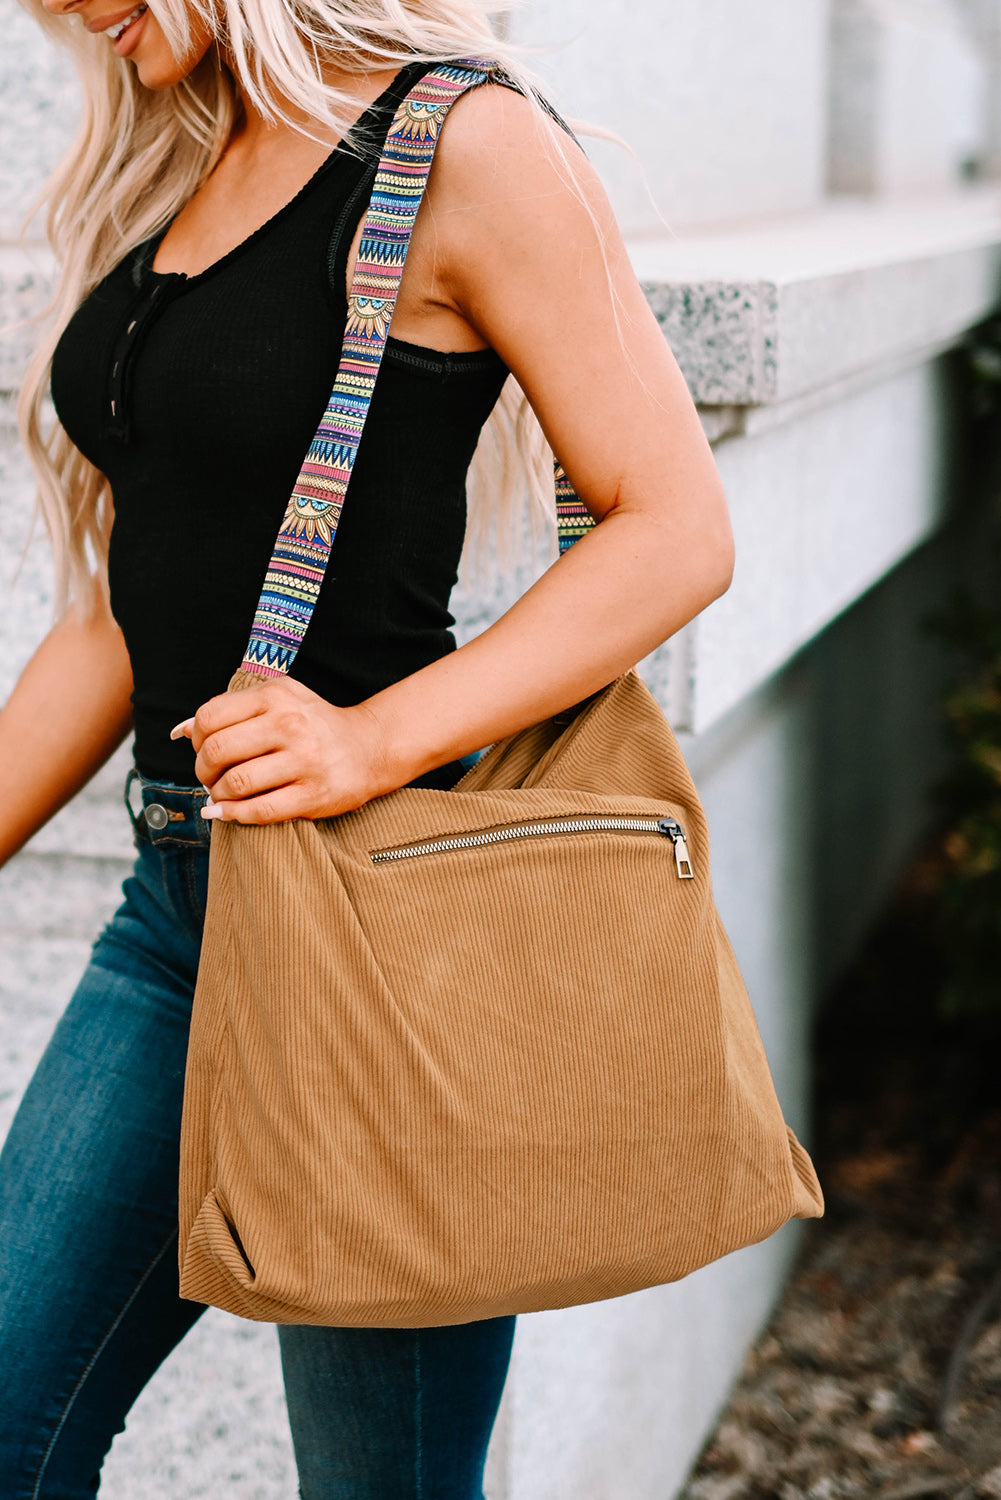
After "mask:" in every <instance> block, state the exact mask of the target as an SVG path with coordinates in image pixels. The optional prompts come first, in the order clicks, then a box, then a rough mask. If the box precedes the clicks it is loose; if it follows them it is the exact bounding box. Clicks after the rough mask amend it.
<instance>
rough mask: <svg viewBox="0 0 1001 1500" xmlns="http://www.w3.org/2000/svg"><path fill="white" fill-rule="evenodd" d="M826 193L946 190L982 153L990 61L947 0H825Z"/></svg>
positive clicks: (977, 162) (961, 15) (981, 158)
mask: <svg viewBox="0 0 1001 1500" xmlns="http://www.w3.org/2000/svg"><path fill="white" fill-rule="evenodd" d="M831 42H832V48H833V52H834V58H833V62H834V67H833V71H832V87H831V95H830V98H831V115H830V119H831V162H830V173H831V186H832V187H833V188H835V189H837V190H839V191H842V192H863V193H888V192H894V193H912V192H922V191H929V190H935V189H943V188H947V187H949V186H951V185H952V184H954V183H955V182H956V180H957V179H958V178H959V177H960V176H961V175H962V174H963V172H964V170H969V169H970V168H971V167H975V166H977V165H981V164H982V163H983V162H984V160H985V157H986V155H987V153H988V150H989V147H988V139H987V137H988V110H989V107H990V108H993V105H992V104H991V105H990V106H989V101H988V89H989V85H990V77H989V68H990V65H989V62H988V59H987V56H986V54H985V50H984V48H983V46H982V45H978V41H977V38H976V37H975V36H974V33H973V30H972V29H971V27H970V25H969V18H968V17H967V16H966V14H965V13H964V12H963V11H961V10H960V9H958V8H957V7H956V6H955V5H954V4H953V3H951V0H834V11H833V17H832V30H831Z"/></svg>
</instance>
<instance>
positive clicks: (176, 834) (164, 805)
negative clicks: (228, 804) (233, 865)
mask: <svg viewBox="0 0 1001 1500" xmlns="http://www.w3.org/2000/svg"><path fill="white" fill-rule="evenodd" d="M136 786H138V788H139V804H140V805H139V807H138V809H136V808H135V807H134V806H133V803H134V801H135V800H136V798H135V794H134V792H133V788H134V787H136ZM208 795H209V794H208V792H206V791H204V790H203V789H202V788H201V787H200V786H178V785H177V783H176V782H172V781H147V779H146V777H145V776H141V775H140V774H139V772H138V771H137V770H136V769H135V768H134V767H133V769H132V770H131V771H129V774H128V776H127V777H126V778H125V806H126V808H127V809H128V814H129V817H130V818H131V820H132V831H133V833H134V834H135V840H136V843H137V844H156V845H158V846H160V847H162V848H167V849H193V848H204V849H207V848H208V846H209V838H210V836H211V833H212V824H211V822H206V820H205V819H204V818H203V817H202V815H201V811H202V808H203V807H204V806H205V803H206V802H207V801H208Z"/></svg>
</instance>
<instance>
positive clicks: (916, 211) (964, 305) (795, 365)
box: [629, 189, 1001, 436]
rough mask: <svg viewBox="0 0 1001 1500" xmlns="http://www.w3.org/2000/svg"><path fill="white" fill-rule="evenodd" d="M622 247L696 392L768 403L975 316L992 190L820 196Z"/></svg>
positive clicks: (994, 221)
mask: <svg viewBox="0 0 1001 1500" xmlns="http://www.w3.org/2000/svg"><path fill="white" fill-rule="evenodd" d="M629 248H630V253H631V256H632V261H633V265H634V268H635V270H636V272H637V275H638V276H639V278H640V281H641V282H642V284H643V287H644V290H645V292H646V294H647V297H648V299H649V301H650V304H651V306H652V307H653V309H654V312H655V313H656V315H657V317H658V320H659V321H660V323H661V325H662V327H663V329H664V332H665V335H666V337H667V339H668V342H669V343H670V344H671V347H672V349H673V350H674V352H675V354H676V356H677V358H678V361H679V363H680V365H681V368H682V370H683V371H684V374H685V378H686V379H687V381H688V384H689V387H690V388H691V391H692V394H693V395H694V397H695V399H696V401H697V402H699V403H700V405H703V406H708V407H724V406H730V407H733V406H737V407H749V406H764V405H773V404H775V403H779V402H783V401H789V400H792V399H794V398H796V397H800V396H803V395H806V394H808V393H810V392H812V391H818V390H820V389H822V388H823V387H824V386H826V385H830V384H833V383H835V382H839V381H843V380H844V379H846V378H847V377H850V376H853V375H858V374H860V373H862V372H864V371H865V370H867V369H869V368H874V367H881V366H886V365H887V364H891V363H899V362H900V361H901V359H902V357H904V356H913V359H914V362H918V361H919V360H920V359H922V358H924V357H927V355H928V354H929V353H931V352H933V351H935V350H937V349H941V348H942V347H944V346H946V345H948V344H949V343H950V342H952V341H954V340H956V339H957V338H959V337H960V336H961V335H962V334H963V333H964V332H965V330H966V329H968V328H969V327H971V326H972V325H973V324H975V323H977V322H979V321H980V319H981V318H983V317H985V316H986V315H987V314H988V313H989V312H990V310H991V308H992V307H994V306H995V305H996V303H997V301H998V298H999V295H1001V195H999V193H998V191H997V190H996V189H994V190H990V191H985V190H983V189H978V190H976V191H967V192H963V193H957V194H950V195H948V196H943V197H939V198H935V199H931V200H922V201H920V202H914V203H905V204H901V203H896V204H889V205H887V204H872V203H867V202H861V201H857V200H853V199H833V200H831V202H830V203H829V204H828V205H827V206H826V207H825V208H824V209H823V210H822V211H820V212H819V213H816V214H811V215H809V216H807V217H803V218H801V219H796V220H786V221H783V222H781V223H772V224H767V225H763V226H761V227H759V228H757V229H754V230H752V231H745V232H742V233H729V234H722V233H721V234H712V235H699V236H693V237H684V238H678V239H676V240H673V241H668V240H656V241H654V240H650V241H636V242H633V243H632V244H631V245H630V247H629ZM725 428H726V424H722V425H721V430H720V431H719V434H718V435H719V436H723V435H725ZM730 430H732V427H731V429H730Z"/></svg>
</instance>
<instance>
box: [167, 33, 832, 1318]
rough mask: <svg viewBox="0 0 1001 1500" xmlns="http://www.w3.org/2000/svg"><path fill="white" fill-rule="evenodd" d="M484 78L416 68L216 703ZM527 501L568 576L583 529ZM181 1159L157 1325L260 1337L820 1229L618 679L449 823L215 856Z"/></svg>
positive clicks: (666, 754)
mask: <svg viewBox="0 0 1001 1500" xmlns="http://www.w3.org/2000/svg"><path fill="white" fill-rule="evenodd" d="M488 76H491V70H490V68H489V67H488V65H484V64H479V63H475V62H469V63H462V64H450V65H448V66H444V67H440V68H436V69H434V70H432V71H431V72H430V73H429V74H428V75H427V76H426V77H425V78H424V79H423V80H422V82H421V83H420V84H419V85H418V86H417V87H416V88H415V89H414V91H413V92H412V93H411V94H410V95H409V96H408V98H407V100H406V101H405V102H404V104H403V105H402V106H401V108H400V110H399V111H398V112H397V116H396V119H395V120H394V124H393V127H392V129H391V131H390V134H389V136H388V138H387V142H386V147H385V153H384V156H383V160H382V163H381V165H380V171H379V176H378V178H377V185H376V191H375V193H374V195H373V201H372V205H371V206H370V209H369V213H368V216H367V219H366V225H365V228H364V231H363V236H362V254H361V256H360V258H359V266H358V271H357V273H356V277H355V282H354V285H353V287H352V298H351V314H350V316H349V323H348V334H347V337H346V339H345V347H344V354H343V357H342V363H341V368H340V372H339V375H338V384H337V385H336V386H335V388H334V393H333V395H332V397H331V402H330V405H329V406H328V409H327V413H326V415H325V417H324V421H323V423H321V427H320V430H319V432H318V434H317V438H316V439H315V440H314V443H313V445H312V447H311V449H310V454H309V455H308V456H307V460H306V462H305V463H304V466H303V470H302V473H301V474H300V478H299V481H298V483H297V485H296V489H295V491H294V492H293V496H292V500H291V501H290V504H289V509H288V512H287V515H286V520H285V522H284V523H283V530H282V533H281V534H280V535H279V539H278V544H277V545H276V549H275V554H274V558H273V559H272V564H271V569H270V571H269V574H268V582H267V583H266V585H265V591H264V593H263V594H262V598H261V604H260V606H259V609H258V615H257V619H256V621H255V627H254V635H253V636H252V638H251V642H250V645H249V646H248V651H247V655H246V656H245V658H244V664H243V668H242V669H241V671H240V672H239V673H238V674H237V677H236V678H234V681H233V684H232V686H233V688H234V689H238V688H240V687H245V686H252V685H253V684H254V683H256V682H257V681H258V680H259V678H260V677H261V676H262V675H263V676H268V675H272V676H273V675H277V674H278V673H280V672H282V671H285V670H287V669H288V666H289V665H290V664H291V661H292V659H293V658H294V654H295V649H296V646H297V644H298V640H299V639H301V635H302V632H304V630H305V628H306V625H307V624H308V620H309V613H310V607H311V606H310V602H309V601H310V600H311V599H312V598H314V597H315V586H317V578H318V577H322V574H323V568H324V566H325V564H326V557H327V555H328V554H329V549H330V542H331V541H332V538H333V533H334V530H335V527H336V520H337V517H338V515H339V510H340V504H339V500H340V499H342V498H343V493H344V490H345V488H346V485H347V479H348V478H349V476H350V468H351V464H352V462H353V457H354V451H355V449H356V447H357V441H358V437H359V436H360V433H361V427H362V424H363V422H364V417H365V413H366V411H367V407H368V400H369V397H370V395H371V388H372V385H373V384H374V379H375V372H376V371H377V370H378V364H379V359H380V358H381V353H382V348H383V347H384V343H385V337H386V332H387V329H388V315H387V313H386V309H387V307H388V309H389V311H391V308H392V298H393V297H394V296H395V290H396V286H397V285H398V282H399V276H400V274H401V271H402V263H403V257H404V255H405V250H406V244H407V240H408V236H409V231H410V227H411V226H412V223H413V218H414V216H415V214H416V210H417V205H418V203H419V192H416V193H415V191H414V182H415V178H419V182H420V186H423V182H424V181H426V176H427V171H428V169H429V167H430V161H431V156H432V153H433V150H434V143H435V138H436V136H437V132H438V130H439V129H440V127H441V124H442V121H443V120H444V117H445V114H446V112H447V109H448V106H449V104H450V102H451V100H452V99H453V98H454V97H457V96H458V95H459V94H460V93H462V92H463V91H464V90H465V89H466V88H469V87H474V86H476V85H477V84H478V83H480V82H482V81H483V80H484V78H485V77H488ZM401 202H404V208H403V209H401V206H400V205H401ZM387 205H388V206H387ZM559 490H560V507H559V508H560V519H561V544H563V545H567V544H569V542H570V541H571V540H572V539H573V537H574V536H575V535H576V534H578V533H579V532H580V531H581V530H583V529H584V528H585V526H586V524H587V522H586V518H585V517H584V516H583V514H582V513H581V508H580V505H579V502H578V501H577V500H576V497H575V496H573V494H572V491H571V490H570V489H569V485H568V484H567V482H566V480H565V477H564V476H562V475H561V476H560V484H559ZM331 495H334V496H336V497H337V498H335V499H333V500H332V499H331ZM310 521H312V523H313V524H312V526H311V527H310V526H309V525H308V524H307V523H308V522H310ZM321 521H324V522H325V523H326V524H325V525H320V524H319V523H320V522H321ZM324 532H325V533H326V535H324V534H323V533H324ZM310 580H311V582H312V585H313V586H308V585H309V583H310ZM181 1155H182V1160H181V1203H180V1230H181V1238H180V1244H181V1293H182V1295H183V1296H185V1297H190V1298H193V1299H195V1300H197V1301H202V1302H209V1303H213V1304H215V1305H216V1306H219V1307H223V1308H227V1309H228V1310H229V1311H231V1312H235V1313H238V1314H241V1315H242V1316H244V1317H248V1318H259V1319H265V1320H269V1321H274V1322H279V1323H318V1324H329V1325H344V1326H353V1325H375V1326H385V1327H421V1326H432V1325H438V1324H446V1323H462V1322H468V1321H471V1320H474V1319H477V1318H487V1317H493V1316H497V1315H500V1314H506V1313H514V1312H523V1311H530V1310H535V1309H540V1308H552V1307H564V1306H568V1305H570V1304H573V1303H580V1302H589V1301H594V1300H597V1299H600V1298H605V1297H614V1296H618V1295H620V1294H622V1293H625V1292H631V1291H635V1290H637V1289H639V1288H641V1287H646V1286H651V1285H654V1284H657V1283H660V1282H665V1281H671V1280H675V1279H677V1278H678V1277H681V1276H684V1275H686V1274H687V1273H688V1272H690V1271H693V1270H695V1269H696V1267H698V1266H701V1265H703V1264H705V1263H706V1262H707V1261H710V1260H713V1259H715V1258H716V1257H718V1256H721V1255H725V1254H726V1253H727V1252H729V1251H731V1250H734V1249H736V1248H738V1247H739V1246H741V1245H746V1244H750V1243H753V1242H755V1241H758V1240H761V1239H764V1238H765V1237H766V1236H767V1235H770V1234H771V1233H773V1232H774V1231H775V1230H776V1229H778V1228H779V1226H780V1225H782V1224H784V1223H785V1222H786V1221H787V1220H788V1219H789V1218H791V1217H800V1218H809V1217H814V1216H817V1215H819V1214H820V1213H821V1212H822V1199H821V1195H820V1189H819V1187H818V1184H817V1180H816V1177H815V1175H814V1172H813V1168H812V1166H811V1163H810V1160H809V1157H808V1156H807V1155H806V1153H805V1151H804V1150H803V1148H802V1147H801V1146H800V1145H799V1143H798V1142H797V1141H796V1139H795V1137H794V1136H793V1135H792V1133H791V1131H789V1129H788V1127H787V1126H786V1125H785V1123H784V1121H783V1118H782V1114H781V1111H780V1109H779V1105H778V1102H777V1100H776V1097H775V1092H774V1088H773V1085H772V1081H771V1077H770V1075H769V1071H768V1065H767V1062H766V1060H765V1056H764V1052H763V1049H762V1046H761V1041H760V1038H759V1036H758V1031H757V1027H756V1024H755V1020H754V1015H753V1013H752V1010H751V1007H750V1004H749V1001H748V998H747V994H746V991H745V989H744V986H743V983H742V981H741V978H740V975H739V973H738V970H737V966H736V963H735V961H734V958H733V954H732V952H731V949H730V946H729V944H728V942H727V939H726V936H725V934H724V932H723V929H722V926H721V924H720V920H719V917H718V915H717V912H716V909H715V907H714V905H713V899H712V891H711V887H710V881H709V847H708V840H707V834H706V827H705V819H704V816H703V813H702V809H701V806H700V804H699V801H698V797H697V795H696V792H695V788H694V786H693V784H692V781H691V777H690V776H689V774H688V770H687V768H686V766H685V763H684V760H683V759H682V756H681V752H680V750H679V749H678V746H677V744H676V742H675V740H674V737H673V735H672V734H671V731H670V729H669V728H668V726H667V723H666V722H665V720H664V717H663V715H662V714H661V712H660V709H659V708H658V707H657V705H656V703H655V702H654V700H653V698H652V697H651V695H650V694H649V692H648V691H647V690H646V688H645V687H644V686H643V685H642V683H641V682H640V680H639V678H638V677H637V676H636V675H635V673H629V674H628V675H627V676H625V677H623V678H621V679H620V680H619V681H618V682H616V683H613V684H612V685H611V686H610V687H608V688H606V689H605V690H604V691H603V692H602V693H599V694H598V695H596V696H595V697H594V698H592V699H590V700H589V701H588V702H587V703H586V704H584V705H581V706H580V707H579V708H577V709H575V710H571V711H570V712H568V713H567V714H565V715H560V716H558V717H557V718H555V719H552V720H549V721H547V722H546V723H543V724H540V725H537V726H535V727H534V728H531V729H528V730H526V731H524V732H523V733H521V734H518V735H515V736H514V737H513V738H511V739H509V740H506V741H504V742H502V743H501V744H498V745H496V746H494V747H493V749H492V750H491V751H489V752H488V753H487V755H486V756H484V757H483V759H482V760H481V761H480V762H479V763H478V764H477V765H476V766H474V767H473V769H472V770H471V771H470V772H468V774H467V775H466V776H465V777H464V778H463V779H462V780H461V781H460V782H459V783H458V785H457V786H456V787H455V788H454V789H453V790H451V791H445V792H442V791H429V790H419V789H404V790H402V791H399V792H395V793H393V794H392V795H390V796H388V797H384V798H382V799H380V800H378V801H376V802H373V803H370V804H368V805H367V806H366V807H363V808H361V809H359V810H358V811H357V812H353V813H349V814H347V815H346V816H344V817H341V818H336V819H327V820H323V821H319V822H309V821H295V822H290V823H285V824H279V825H274V826H267V827H245V826H242V825H239V824H234V823H224V824H216V825H215V827H214V828H213V834H212V852H211V869H210V885H209V907H208V916H207V920H206V926H205V937H204V946H203V953H202V961H201V967H200V970H199V976H198V988H197V992H196V995H195V1008H194V1015H193V1020H192V1031H191V1043H190V1051H189V1059H188V1073H187V1080H186V1086H185V1099H184V1119H183V1128H182V1142H181Z"/></svg>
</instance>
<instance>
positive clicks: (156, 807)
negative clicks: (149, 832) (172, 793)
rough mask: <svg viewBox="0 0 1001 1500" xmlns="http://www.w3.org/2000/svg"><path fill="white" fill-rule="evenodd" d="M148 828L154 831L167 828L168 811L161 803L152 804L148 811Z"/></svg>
mask: <svg viewBox="0 0 1001 1500" xmlns="http://www.w3.org/2000/svg"><path fill="white" fill-rule="evenodd" d="M146 823H147V826H148V827H150V828H154V829H159V828H166V826H167V809H166V808H165V807H161V805H160V803H159V802H151V803H150V805H149V807H147V809H146Z"/></svg>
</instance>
